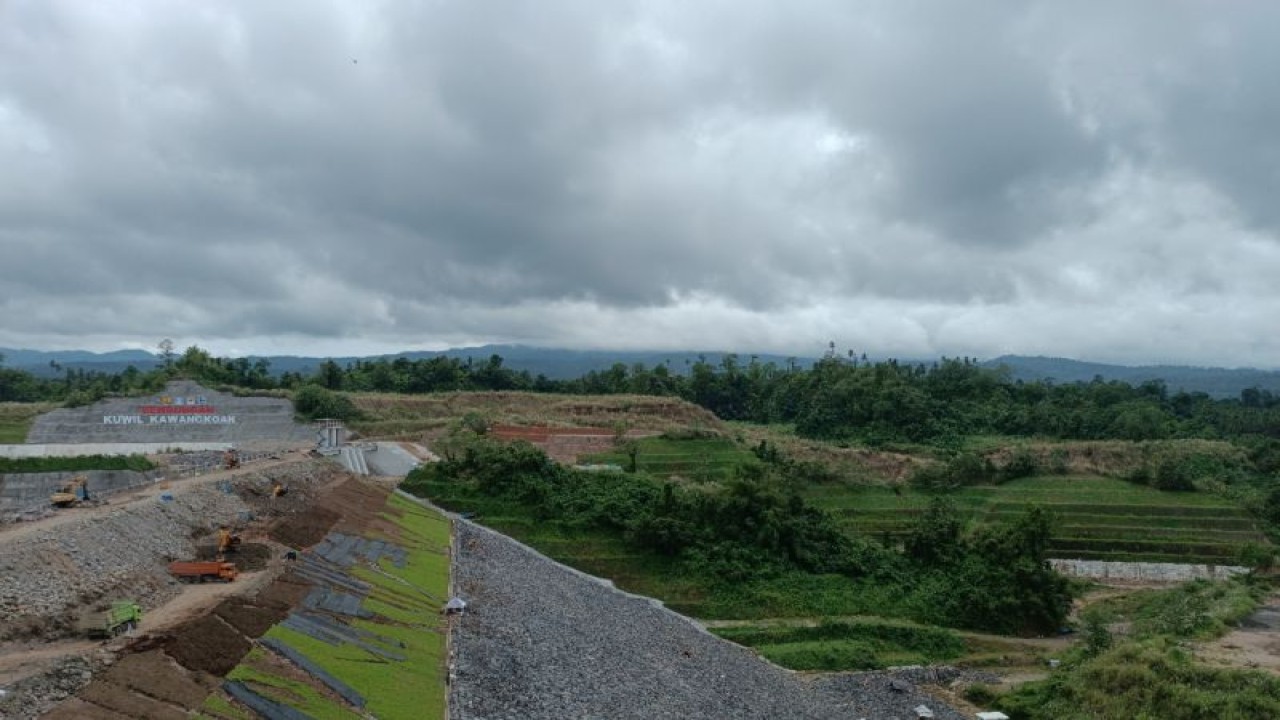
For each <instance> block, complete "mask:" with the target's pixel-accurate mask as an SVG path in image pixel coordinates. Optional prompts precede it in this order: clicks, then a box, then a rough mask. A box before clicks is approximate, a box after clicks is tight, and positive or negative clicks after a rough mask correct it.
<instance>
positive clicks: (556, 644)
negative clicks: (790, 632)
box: [450, 520, 962, 720]
mask: <svg viewBox="0 0 1280 720" xmlns="http://www.w3.org/2000/svg"><path fill="white" fill-rule="evenodd" d="M454 573H455V586H456V588H457V592H459V593H460V594H461V595H462V596H463V597H464V598H465V599H466V600H467V601H468V602H469V603H470V605H469V607H468V612H467V613H466V614H465V615H464V616H462V617H461V618H460V619H459V620H457V621H456V622H455V624H454V626H453V637H452V644H453V652H454V668H453V682H452V685H451V698H450V717H452V718H453V720H481V719H482V718H483V719H485V720H494V719H497V718H521V720H542V719H544V718H545V719H547V720H551V719H552V718H554V719H556V720H559V719H560V718H587V717H600V718H603V717H607V718H614V719H618V720H622V719H626V718H636V719H637V720H639V719H641V718H643V719H645V720H652V719H655V718H681V719H691V718H708V719H711V718H715V719H720V718H744V719H749V718H762V719H763V718H770V719H772V718H781V717H785V718H796V719H797V720H800V719H803V718H823V719H826V718H832V719H834V718H841V719H842V720H848V719H849V718H868V719H875V718H893V717H899V718H906V717H915V715H914V714H913V712H912V709H913V708H914V707H915V706H916V705H919V704H922V703H923V704H925V705H928V706H929V707H930V708H931V709H932V710H933V711H934V712H935V713H936V717H938V718H946V719H950V720H959V719H960V718H962V716H961V715H960V714H959V713H956V712H955V711H953V710H951V709H950V708H947V707H945V706H943V705H942V703H941V702H939V701H937V700H936V699H934V698H932V697H930V696H927V695H925V694H923V693H922V692H920V691H919V690H917V689H916V688H915V687H914V686H910V687H909V688H908V691H907V692H895V691H893V690H891V689H890V688H889V683H888V678H889V676H888V675H885V674H881V673H877V674H868V675H865V676H863V675H858V674H852V675H844V676H840V677H846V678H849V679H848V680H846V681H843V682H836V681H832V680H830V679H828V680H825V681H823V682H821V683H819V684H817V685H816V686H815V685H814V684H811V683H810V681H808V680H807V679H805V678H804V677H803V676H800V675H798V674H795V673H792V672H789V671H786V670H783V669H780V668H778V667H776V666H774V665H771V664H769V663H767V662H765V661H764V660H762V659H761V658H759V657H758V656H756V655H755V654H754V653H752V652H751V651H749V650H747V649H746V648H743V647H740V646H738V645H734V644H732V643H729V642H727V641H724V640H721V639H720V638H717V637H715V636H714V635H712V634H710V633H708V632H706V631H705V630H703V629H702V628H701V627H698V626H697V625H695V624H694V623H693V622H691V621H689V620H688V619H687V618H684V617H681V616H680V615H677V614H676V613H673V612H671V611H669V610H667V609H666V608H663V607H661V606H660V605H659V604H657V603H655V602H654V601H652V600H649V599H647V598H641V597H637V596H633V595H629V594H627V593H624V592H621V591H619V590H617V589H615V588H613V587H611V586H609V585H607V584H606V583H604V582H602V581H600V580H598V579H596V578H591V577H589V576H586V575H583V574H581V573H578V572H576V571H574V570H572V569H570V568H566V567H564V566H562V565H560V564H559V563H556V562H554V561H552V560H550V559H548V558H546V557H545V556H542V555H540V554H538V553H537V552H535V551H533V550H531V549H529V548H527V547H525V546H523V545H521V544H520V543H517V542H515V541H514V540H511V539H510V538H507V537H505V536H503V535H500V534H498V533H495V532H493V531H490V530H488V529H485V528H482V527H479V526H476V525H474V524H472V523H469V522H466V521H461V520H459V521H458V523H457V555H456V560H455V565H454Z"/></svg>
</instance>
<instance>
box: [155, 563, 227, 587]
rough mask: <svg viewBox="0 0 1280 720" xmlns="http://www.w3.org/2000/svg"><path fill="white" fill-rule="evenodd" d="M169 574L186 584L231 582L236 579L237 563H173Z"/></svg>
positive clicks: (170, 564) (170, 565)
mask: <svg viewBox="0 0 1280 720" xmlns="http://www.w3.org/2000/svg"><path fill="white" fill-rule="evenodd" d="M169 574H170V575H172V576H174V577H176V578H178V580H179V581H180V582H184V583H202V582H210V581H217V582H231V581H233V580H235V579H236V575H238V574H239V573H238V572H236V566H235V563H229V562H219V561H217V560H211V561H207V562H206V561H193V562H182V561H179V562H171V563H169Z"/></svg>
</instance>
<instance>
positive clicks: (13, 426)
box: [0, 402, 57, 445]
mask: <svg viewBox="0 0 1280 720" xmlns="http://www.w3.org/2000/svg"><path fill="white" fill-rule="evenodd" d="M56 407H57V404H56V403H48V402H41V403H14V402H0V444H14V445H16V444H21V443H24V442H26V441H27V433H28V432H29V431H30V430H31V423H33V422H34V421H35V419H36V417H38V416H40V415H43V414H44V413H47V412H49V411H50V410H53V409H54V408H56Z"/></svg>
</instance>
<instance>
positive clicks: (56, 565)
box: [0, 462, 318, 641]
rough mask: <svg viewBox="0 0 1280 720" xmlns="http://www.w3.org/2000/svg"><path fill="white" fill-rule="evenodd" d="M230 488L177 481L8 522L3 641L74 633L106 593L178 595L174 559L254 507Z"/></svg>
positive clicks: (3, 536) (3, 552) (303, 480)
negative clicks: (102, 503)
mask: <svg viewBox="0 0 1280 720" xmlns="http://www.w3.org/2000/svg"><path fill="white" fill-rule="evenodd" d="M268 472H269V473H270V474H271V475H272V476H273V477H280V478H284V479H285V480H286V481H288V482H292V483H293V484H295V485H303V484H308V479H310V478H313V477H317V476H318V473H317V471H316V466H315V465H314V463H311V462H298V463H291V464H284V465H280V466H278V467H273V468H271V469H270V470H269V471H268ZM255 474H256V473H249V474H248V475H250V476H252V475H255ZM232 482H236V481H232ZM227 489H228V486H227V485H224V484H222V483H216V484H215V483H200V482H190V483H174V485H173V487H172V489H171V490H170V491H168V492H166V493H165V498H167V499H161V497H160V496H158V495H157V496H156V497H152V498H147V499H145V500H140V501H136V502H131V503H128V504H124V505H120V506H108V507H105V508H92V509H86V510H87V511H86V512H81V510H80V509H70V510H66V511H63V512H62V513H61V514H60V515H59V516H58V517H56V518H51V519H50V521H48V523H47V524H46V523H44V522H41V523H32V524H30V525H20V526H14V527H11V528H7V529H6V531H5V532H3V533H0V617H4V618H6V622H5V623H3V624H0V641H4V640H11V639H20V638H54V637H60V636H66V635H70V634H74V633H75V632H76V631H75V624H76V622H77V621H78V619H79V615H80V612H81V611H82V609H83V608H84V607H85V606H90V605H93V604H95V603H96V602H98V601H99V600H103V599H111V598H118V597H128V598H131V599H134V600H137V601H138V602H140V603H141V604H142V605H143V606H144V607H148V608H149V607H155V606H156V605H159V604H161V603H162V602H164V601H165V600H167V599H169V598H170V597H172V596H173V595H175V594H177V592H178V587H177V584H176V582H175V581H174V580H173V579H172V578H170V577H169V575H168V573H167V571H166V566H167V564H168V562H169V561H170V560H175V559H183V558H190V557H194V556H195V554H196V551H197V547H196V542H197V539H199V538H201V537H206V536H208V535H209V534H210V533H212V532H214V531H216V528H217V527H218V525H220V524H223V523H228V524H235V523H236V522H237V521H239V520H240V519H242V518H244V517H247V516H249V515H253V514H256V513H254V509H255V508H254V507H253V505H252V504H250V503H246V501H245V500H244V499H242V498H241V497H240V496H238V495H236V494H235V493H233V492H227Z"/></svg>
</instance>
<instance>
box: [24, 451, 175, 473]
mask: <svg viewBox="0 0 1280 720" xmlns="http://www.w3.org/2000/svg"><path fill="white" fill-rule="evenodd" d="M155 468H156V464H155V463H153V462H151V461H150V460H148V459H147V457H146V456H145V455H80V456H77V457H35V458H4V457H0V473H44V472H85V471H90V470H133V471H135V472H147V471H148V470H154V469H155Z"/></svg>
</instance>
